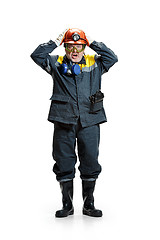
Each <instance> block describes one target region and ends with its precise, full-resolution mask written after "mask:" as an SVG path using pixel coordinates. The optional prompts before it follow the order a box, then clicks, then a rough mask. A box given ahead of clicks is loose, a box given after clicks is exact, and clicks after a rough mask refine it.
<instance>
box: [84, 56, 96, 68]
mask: <svg viewBox="0 0 160 240" xmlns="http://www.w3.org/2000/svg"><path fill="white" fill-rule="evenodd" d="M94 57H95V55H84V58H85V60H86V65H84V64H82V65H84V67H90V66H92V65H94V64H95V59H94Z"/></svg>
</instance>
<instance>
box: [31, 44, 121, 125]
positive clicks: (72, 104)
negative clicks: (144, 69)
mask: <svg viewBox="0 0 160 240" xmlns="http://www.w3.org/2000/svg"><path fill="white" fill-rule="evenodd" d="M56 47H57V45H56V44H55V42H53V41H52V40H50V41H49V42H48V43H45V44H41V45H39V46H38V47H37V48H36V50H35V51H34V52H33V53H32V54H31V58H32V59H33V60H34V61H35V62H36V63H37V64H38V65H39V66H40V67H42V69H44V70H45V71H46V72H47V73H49V74H50V75H51V76H52V78H53V94H52V97H51V106H50V111H49V115H48V120H49V121H50V122H53V123H54V122H62V123H66V124H76V123H77V120H78V119H80V122H81V125H82V127H88V126H92V125H95V124H99V123H103V122H106V121H107V118H106V115H105V111H104V108H103V101H100V102H97V103H94V107H93V106H92V104H91V101H90V98H89V97H90V96H92V95H94V94H95V93H96V92H97V91H98V90H100V88H101V76H102V74H103V73H105V72H108V70H109V68H110V67H112V66H113V65H114V64H115V63H116V62H117V61H118V59H117V56H116V55H115V54H114V53H113V51H112V50H110V49H109V48H107V47H106V46H105V44H103V43H102V42H96V41H93V42H92V44H91V45H90V48H91V49H93V50H94V51H95V52H96V53H97V54H95V55H84V56H83V58H82V60H81V61H80V62H79V63H78V64H79V66H80V69H81V72H80V74H79V75H73V74H71V75H65V74H62V73H61V64H62V63H66V64H69V60H68V59H67V57H66V56H58V55H50V54H49V53H51V52H52V51H53V50H54V49H55V48H56Z"/></svg>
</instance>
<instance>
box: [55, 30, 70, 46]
mask: <svg viewBox="0 0 160 240" xmlns="http://www.w3.org/2000/svg"><path fill="white" fill-rule="evenodd" d="M68 29H69V28H67V29H65V30H64V31H63V32H62V33H61V34H59V36H58V37H57V38H56V40H55V41H54V42H55V43H56V45H57V47H58V46H60V45H61V44H62V43H63V39H64V36H65V33H66V32H67V31H68Z"/></svg>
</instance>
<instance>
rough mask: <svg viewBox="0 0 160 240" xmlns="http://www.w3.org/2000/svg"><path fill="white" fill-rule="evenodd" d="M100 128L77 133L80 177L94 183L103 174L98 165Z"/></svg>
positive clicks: (80, 129) (84, 129)
mask: <svg viewBox="0 0 160 240" xmlns="http://www.w3.org/2000/svg"><path fill="white" fill-rule="evenodd" d="M99 141H100V128H99V125H98V124H97V125H93V126H90V127H86V128H82V127H81V126H79V129H78V131H77V145H78V156H79V160H80V165H79V170H80V173H81V175H80V177H81V179H83V180H90V181H93V180H95V179H97V178H98V175H99V174H100V172H101V165H100V164H99V163H98V155H99Z"/></svg>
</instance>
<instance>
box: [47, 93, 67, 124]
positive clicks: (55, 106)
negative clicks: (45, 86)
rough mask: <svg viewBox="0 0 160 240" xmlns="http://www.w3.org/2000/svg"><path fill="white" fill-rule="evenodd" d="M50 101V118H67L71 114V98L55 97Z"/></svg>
mask: <svg viewBox="0 0 160 240" xmlns="http://www.w3.org/2000/svg"><path fill="white" fill-rule="evenodd" d="M50 100H52V102H51V106H50V116H54V117H57V118H64V119H65V118H67V117H68V116H69V115H70V112H71V104H70V102H69V101H70V97H69V96H63V95H53V96H52V97H51V98H50Z"/></svg>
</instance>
